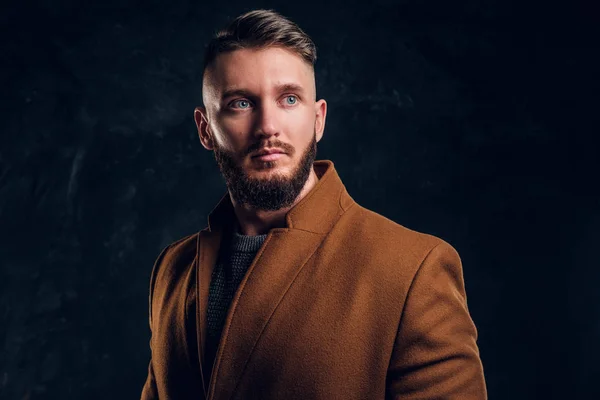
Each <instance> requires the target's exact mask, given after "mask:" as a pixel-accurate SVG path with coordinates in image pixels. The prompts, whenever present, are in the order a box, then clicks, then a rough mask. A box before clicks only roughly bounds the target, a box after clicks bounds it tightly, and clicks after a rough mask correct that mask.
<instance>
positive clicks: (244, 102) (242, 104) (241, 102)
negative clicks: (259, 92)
mask: <svg viewBox="0 0 600 400" xmlns="http://www.w3.org/2000/svg"><path fill="white" fill-rule="evenodd" d="M231 104H239V105H240V107H239V108H242V109H246V108H248V107H250V102H249V101H248V100H236V101H234V102H233V103H231Z"/></svg>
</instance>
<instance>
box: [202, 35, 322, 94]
mask: <svg viewBox="0 0 600 400" xmlns="http://www.w3.org/2000/svg"><path fill="white" fill-rule="evenodd" d="M288 83H292V84H297V85H300V86H302V87H303V88H304V90H305V91H306V92H307V93H313V92H314V72H313V69H312V66H311V65H309V64H308V63H307V62H306V61H305V60H304V59H302V57H300V56H299V55H297V54H295V53H293V52H292V51H290V50H287V49H284V48H281V47H268V48H264V49H239V50H234V51H231V52H228V53H223V54H219V55H218V56H217V57H216V59H215V62H214V64H213V66H212V67H211V68H210V71H207V76H206V79H205V85H204V86H205V88H206V89H207V91H208V92H209V94H210V95H212V96H215V99H216V100H218V99H219V97H220V96H221V95H222V93H223V92H225V91H228V90H231V89H244V90H249V91H254V92H257V93H258V92H262V91H268V90H269V89H270V88H274V87H276V86H277V85H281V84H288Z"/></svg>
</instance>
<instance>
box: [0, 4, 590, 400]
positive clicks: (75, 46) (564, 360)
mask: <svg viewBox="0 0 600 400" xmlns="http://www.w3.org/2000/svg"><path fill="white" fill-rule="evenodd" d="M13 3H14V4H12V5H5V6H4V9H3V11H2V12H0V33H1V36H0V38H1V39H0V43H1V45H2V49H1V54H2V58H0V60H1V62H2V64H1V65H0V66H1V67H2V68H1V70H0V71H1V74H0V84H1V86H0V87H1V88H2V96H0V104H1V112H2V117H1V118H0V243H1V245H0V346H1V347H0V398H2V399H71V398H73V399H106V398H110V399H131V398H137V397H138V396H139V394H140V391H141V387H142V384H143V382H144V379H145V377H146V371H147V370H146V368H147V362H148V359H149V356H150V353H149V347H148V340H149V337H150V336H149V335H150V332H149V329H148V314H147V313H148V309H147V306H148V297H147V296H148V284H149V274H150V270H151V268H152V264H153V262H154V260H155V258H156V256H157V255H158V253H159V251H160V250H161V249H162V247H164V246H165V245H166V244H168V243H170V242H172V241H174V240H176V239H178V238H180V237H182V236H184V235H187V234H191V233H193V232H195V231H198V230H199V229H202V228H203V227H204V226H205V224H206V216H207V214H208V212H210V210H211V209H212V207H213V206H214V204H215V203H216V201H217V200H218V199H219V198H220V197H221V195H222V194H223V193H224V191H225V186H224V183H223V181H222V179H221V177H220V175H219V172H218V169H217V167H216V164H215V162H214V159H213V157H212V153H210V152H207V151H205V150H204V149H203V148H202V147H201V145H200V143H199V140H198V137H197V135H196V131H195V125H194V122H193V117H192V111H193V109H194V107H195V106H196V105H198V104H199V103H200V99H201V93H200V84H201V71H200V66H201V61H202V55H203V49H204V46H205V44H206V43H207V41H208V39H209V38H210V36H211V34H212V33H213V32H214V31H215V30H216V29H218V28H219V27H221V26H222V25H223V24H224V23H225V22H226V21H227V20H228V19H229V18H232V17H235V16H236V15H238V14H240V13H241V12H244V11H247V10H249V9H250V8H261V7H266V8H270V7H274V8H275V9H276V10H278V11H279V12H281V13H283V14H284V15H286V16H288V17H290V18H291V19H293V20H295V21H296V22H297V23H298V24H299V25H300V26H301V27H303V28H304V29H305V30H306V31H307V33H309V34H310V35H311V36H312V37H313V39H314V41H315V42H316V44H317V47H318V52H319V53H318V55H319V59H318V61H317V68H316V78H317V89H318V95H319V97H322V98H325V99H326V100H328V106H329V107H328V116H327V125H326V129H325V135H324V137H323V140H322V141H321V142H320V143H319V150H318V153H319V154H318V158H326V159H331V160H333V161H334V163H335V164H336V168H337V169H338V171H339V173H340V175H341V177H342V179H343V181H344V182H345V184H346V186H347V188H348V191H349V192H350V194H351V195H352V196H353V197H354V199H356V200H357V201H358V202H359V203H360V204H362V205H363V206H366V207H368V208H371V209H373V210H374V211H376V212H379V213H381V214H383V215H385V216H387V217H389V218H391V219H393V220H395V221H397V222H399V223H401V224H403V225H406V226H408V227H410V228H412V229H416V230H420V231H425V232H429V233H432V234H435V235H438V236H440V237H442V238H444V239H445V240H447V241H449V242H450V243H451V244H453V245H454V246H455V247H456V248H457V250H458V251H459V253H460V254H461V256H462V258H463V263H464V273H465V279H466V285H467V294H468V300H469V307H470V309H471V313H472V316H473V319H474V320H475V323H476V325H477V327H478V330H479V345H480V350H481V355H482V360H483V364H484V369H485V374H486V379H487V383H488V390H489V394H490V398H494V399H533V398H539V399H551V398H561V399H562V398H593V397H595V398H600V390H599V389H598V386H597V384H596V382H593V381H592V379H593V378H594V377H596V378H597V377H598V374H599V373H600V368H599V365H600V364H599V361H600V360H599V356H600V349H599V345H598V343H599V342H600V340H599V339H600V337H599V336H600V323H599V321H600V290H598V287H599V284H600V269H599V268H598V267H599V266H600V263H599V261H598V258H597V257H598V254H597V251H595V250H593V249H594V248H595V247H596V246H597V244H598V241H599V240H600V234H599V233H598V229H597V228H596V227H597V225H598V224H599V223H600V209H599V208H600V207H599V189H598V175H597V172H598V171H599V170H600V168H599V167H600V165H599V164H600V163H599V161H598V158H597V157H596V154H597V146H598V139H597V137H596V136H595V135H597V134H598V131H597V130H598V112H597V110H596V108H597V107H594V106H597V104H598V102H597V95H596V93H597V89H598V77H597V75H596V73H597V70H598V62H597V57H598V55H597V53H598V47H597V45H596V44H595V43H594V42H593V37H594V35H593V34H594V33H595V32H592V26H593V23H595V22H594V17H593V15H594V13H592V10H591V5H590V6H589V7H588V6H585V5H577V3H569V4H568V5H567V4H566V3H565V4H563V5H562V6H559V5H552V4H550V2H548V3H541V2H540V3H539V4H533V3H526V2H520V3H516V2H515V4H512V2H509V1H500V0H487V1H475V0H469V1H462V2H448V1H442V0H440V1H416V0H404V1H397V2H393V1H390V0H372V1H369V2H356V4H352V3H350V4H348V3H347V2H325V1H315V2H308V1H305V2H286V3H284V2H281V4H279V3H275V2H254V3H253V4H249V3H248V2H242V1H235V2H213V3H212V4H204V5H203V4H201V2H199V1H187V0H171V1H170V2H166V1H162V2H161V1H144V2H142V1H128V2H123V1H116V0H110V1H104V2H98V3H97V4H92V3H90V2H81V1H74V0H63V1H62V2H57V1H44V2H35V3H34V2H31V1H29V2H18V3H17V2H16V1H15V2H13ZM590 4H591V3H590ZM592 133H595V135H594V136H593V135H592Z"/></svg>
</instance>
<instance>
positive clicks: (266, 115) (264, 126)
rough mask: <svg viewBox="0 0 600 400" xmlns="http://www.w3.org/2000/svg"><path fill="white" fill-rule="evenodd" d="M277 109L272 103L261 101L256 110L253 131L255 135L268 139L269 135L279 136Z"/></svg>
mask: <svg viewBox="0 0 600 400" xmlns="http://www.w3.org/2000/svg"><path fill="white" fill-rule="evenodd" d="M279 129H280V128H279V122H278V109H277V106H276V105H274V104H268V103H267V102H261V105H260V107H259V109H258V112H257V118H256V126H255V129H254V132H255V134H256V136H259V137H261V136H262V137H265V138H267V139H269V138H270V137H271V136H276V137H277V136H279Z"/></svg>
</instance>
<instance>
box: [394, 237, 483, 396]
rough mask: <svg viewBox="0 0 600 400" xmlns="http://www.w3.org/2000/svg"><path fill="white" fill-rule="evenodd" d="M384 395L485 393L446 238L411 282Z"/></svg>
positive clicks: (459, 275)
mask: <svg viewBox="0 0 600 400" xmlns="http://www.w3.org/2000/svg"><path fill="white" fill-rule="evenodd" d="M386 398H387V399H394V400H396V399H398V400H399V399H402V400H410V399H421V400H423V399H461V400H484V399H487V389H486V385H485V379H484V375H483V365H482V363H481V359H480V356H479V349H478V347H477V329H476V327H475V324H474V323H473V320H472V319H471V316H470V315H469V310H468V308H467V299H466V293H465V286H464V278H463V272H462V265H461V261H460V258H459V256H458V253H457V252H456V251H455V250H454V248H452V246H450V245H449V244H448V243H446V242H443V241H442V242H441V243H440V244H438V245H437V246H435V247H434V248H433V249H432V250H431V251H430V252H429V254H428V255H427V256H426V257H425V259H424V260H423V262H422V263H421V266H420V267H419V269H418V270H417V272H416V274H415V276H414V278H413V282H412V283H411V286H410V289H409V291H408V295H407V297H406V302H405V304H404V310H403V313H402V316H401V318H400V323H399V327H398V334H397V337H396V342H395V347H394V350H393V353H392V358H391V360H390V365H389V370H388V376H387V396H386Z"/></svg>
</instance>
